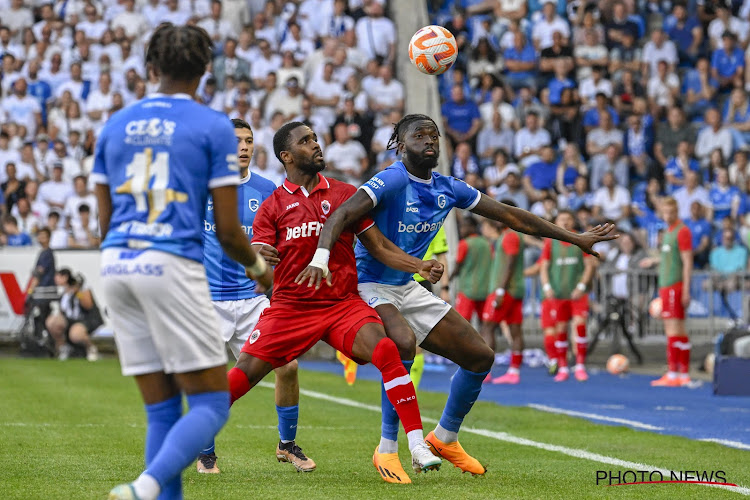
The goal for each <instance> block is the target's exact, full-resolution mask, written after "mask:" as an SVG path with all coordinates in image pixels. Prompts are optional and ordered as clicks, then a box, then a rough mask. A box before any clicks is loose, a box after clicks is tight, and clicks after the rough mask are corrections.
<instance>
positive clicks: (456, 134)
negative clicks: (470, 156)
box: [442, 85, 482, 149]
mask: <svg viewBox="0 0 750 500" xmlns="http://www.w3.org/2000/svg"><path fill="white" fill-rule="evenodd" d="M442 112H443V120H445V132H446V134H447V135H448V138H449V139H450V140H451V142H452V143H453V146H455V145H456V144H458V143H459V142H468V143H470V144H471V145H472V149H475V146H476V139H477V133H478V132H479V129H480V128H482V117H481V115H480V114H479V107H478V106H477V104H476V103H475V102H474V101H471V100H468V99H466V95H465V94H464V89H463V87H462V86H461V85H454V86H453V87H452V88H451V100H450V101H448V102H446V103H445V104H443V107H442Z"/></svg>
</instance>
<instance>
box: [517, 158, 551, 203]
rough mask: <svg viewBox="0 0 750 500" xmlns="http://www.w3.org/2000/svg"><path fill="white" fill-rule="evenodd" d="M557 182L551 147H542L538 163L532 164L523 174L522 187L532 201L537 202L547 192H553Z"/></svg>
mask: <svg viewBox="0 0 750 500" xmlns="http://www.w3.org/2000/svg"><path fill="white" fill-rule="evenodd" d="M556 182H557V158H555V150H554V149H552V146H544V147H543V148H542V151H541V153H540V154H539V161H537V162H535V163H532V164H531V165H529V167H528V168H527V169H526V171H525V172H524V174H523V187H524V190H525V191H526V195H527V196H528V197H529V199H530V200H532V201H538V200H541V199H542V198H543V196H544V195H545V194H546V193H548V192H549V191H552V190H554V188H555V184H556Z"/></svg>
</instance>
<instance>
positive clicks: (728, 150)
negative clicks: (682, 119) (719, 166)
mask: <svg viewBox="0 0 750 500" xmlns="http://www.w3.org/2000/svg"><path fill="white" fill-rule="evenodd" d="M732 146H733V142H732V132H730V131H729V129H728V128H726V127H721V128H719V130H717V131H716V132H714V131H713V129H712V128H711V127H705V128H704V129H703V130H701V131H700V132H698V138H697V140H696V142H695V156H697V157H698V159H699V160H700V162H701V164H703V165H704V166H705V165H707V164H708V160H709V158H710V157H711V153H712V152H713V150H714V149H716V148H719V149H721V152H722V154H723V155H724V158H731V157H732Z"/></svg>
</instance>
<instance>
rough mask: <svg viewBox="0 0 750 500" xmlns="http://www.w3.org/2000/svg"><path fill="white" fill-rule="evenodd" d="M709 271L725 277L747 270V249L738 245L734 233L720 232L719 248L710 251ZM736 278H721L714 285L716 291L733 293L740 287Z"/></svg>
mask: <svg viewBox="0 0 750 500" xmlns="http://www.w3.org/2000/svg"><path fill="white" fill-rule="evenodd" d="M710 263H711V270H712V271H716V272H718V273H721V274H724V275H727V274H733V273H741V272H744V271H746V270H747V268H748V261H747V248H745V247H744V246H743V245H741V244H738V243H737V241H736V239H735V237H734V231H733V230H731V229H726V230H724V231H722V232H721V246H717V247H716V248H714V249H713V250H711V256H710ZM738 278H739V277H737V276H722V277H721V278H718V280H717V281H715V283H714V287H715V288H716V289H718V291H720V292H721V291H723V292H733V291H736V290H738V289H739V288H740V287H739V286H738V285H739V282H738Z"/></svg>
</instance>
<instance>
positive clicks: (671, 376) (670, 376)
mask: <svg viewBox="0 0 750 500" xmlns="http://www.w3.org/2000/svg"><path fill="white" fill-rule="evenodd" d="M667 378H668V379H670V380H672V379H676V378H677V372H667Z"/></svg>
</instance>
